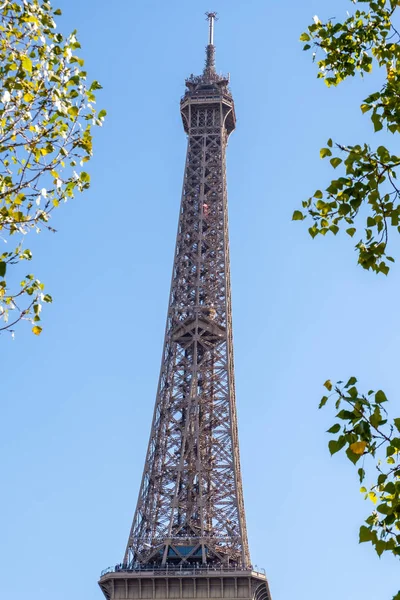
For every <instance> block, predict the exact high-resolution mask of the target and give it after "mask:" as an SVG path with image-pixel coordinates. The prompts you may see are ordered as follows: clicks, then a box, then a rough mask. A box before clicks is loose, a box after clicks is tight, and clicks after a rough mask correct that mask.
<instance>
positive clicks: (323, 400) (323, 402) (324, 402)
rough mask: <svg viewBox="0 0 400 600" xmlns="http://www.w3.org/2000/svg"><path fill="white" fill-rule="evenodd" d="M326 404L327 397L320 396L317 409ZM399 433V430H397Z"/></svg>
mask: <svg viewBox="0 0 400 600" xmlns="http://www.w3.org/2000/svg"><path fill="white" fill-rule="evenodd" d="M327 402H328V396H322V398H321V402H320V403H319V406H318V408H322V407H323V406H325V404H326V403H327ZM399 431H400V430H399Z"/></svg>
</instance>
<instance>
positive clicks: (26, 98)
mask: <svg viewBox="0 0 400 600" xmlns="http://www.w3.org/2000/svg"><path fill="white" fill-rule="evenodd" d="M33 99H34V96H33V95H32V94H30V93H29V92H27V93H26V94H25V95H24V100H25V102H30V101H31V100H33Z"/></svg>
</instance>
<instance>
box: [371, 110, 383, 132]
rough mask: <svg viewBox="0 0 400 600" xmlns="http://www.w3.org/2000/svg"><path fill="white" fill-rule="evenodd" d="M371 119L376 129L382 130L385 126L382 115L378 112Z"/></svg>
mask: <svg viewBox="0 0 400 600" xmlns="http://www.w3.org/2000/svg"><path fill="white" fill-rule="evenodd" d="M371 121H372V122H373V124H374V129H375V131H380V130H381V129H382V128H383V125H382V121H381V117H380V116H379V115H378V114H377V113H375V114H373V115H372V117H371Z"/></svg>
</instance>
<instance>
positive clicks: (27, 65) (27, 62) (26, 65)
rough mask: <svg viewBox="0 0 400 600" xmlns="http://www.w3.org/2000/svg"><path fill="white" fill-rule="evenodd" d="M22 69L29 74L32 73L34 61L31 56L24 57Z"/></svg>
mask: <svg viewBox="0 0 400 600" xmlns="http://www.w3.org/2000/svg"><path fill="white" fill-rule="evenodd" d="M22 67H23V68H24V69H25V71H28V73H32V61H31V59H30V58H29V56H24V57H23V58H22Z"/></svg>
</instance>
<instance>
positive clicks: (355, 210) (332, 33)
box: [293, 0, 400, 275]
mask: <svg viewBox="0 0 400 600" xmlns="http://www.w3.org/2000/svg"><path fill="white" fill-rule="evenodd" d="M363 4H367V5H368V8H369V10H356V11H355V12H354V14H353V15H351V16H349V18H348V19H346V20H345V21H344V22H343V23H340V22H334V21H333V20H329V21H327V22H326V23H323V22H322V21H321V20H320V19H319V18H318V17H317V16H315V17H314V21H313V23H312V24H311V25H310V26H309V27H308V30H307V31H306V32H304V33H303V34H302V35H301V36H300V40H301V41H303V42H306V43H305V45H304V50H310V49H313V60H316V61H317V65H318V75H317V76H318V77H319V78H322V79H323V80H324V81H325V83H326V85H328V86H336V85H338V84H339V83H340V82H342V81H344V80H345V79H346V78H347V77H353V76H355V75H356V74H357V73H359V74H360V75H361V76H364V75H365V74H366V73H370V72H371V71H372V68H373V64H374V63H375V64H376V65H377V66H378V67H382V68H383V72H384V73H385V83H384V85H383V86H382V88H381V90H380V91H377V92H375V93H373V94H371V95H370V96H368V98H366V99H365V100H364V101H363V102H362V104H361V111H362V112H363V113H364V114H366V113H368V112H369V113H370V118H371V121H372V124H373V127H374V130H375V131H376V132H378V131H380V130H382V129H383V128H384V127H385V128H386V130H387V131H389V132H391V133H392V134H395V133H399V132H400V35H399V32H398V31H397V29H396V27H395V26H394V25H393V22H392V19H393V16H394V13H395V11H396V9H397V8H398V6H400V2H399V1H398V0H389V1H388V0H379V1H378V2H373V1H367V0H364V1H363ZM321 51H322V53H323V57H322V58H320V57H319V55H320V53H321ZM320 157H321V158H323V159H324V158H329V159H330V163H331V166H332V167H333V168H334V169H338V168H339V171H341V173H340V175H339V176H338V177H336V178H334V179H332V181H331V182H330V184H329V185H328V186H327V188H326V189H325V190H324V191H321V190H317V191H316V192H315V193H314V194H313V196H312V197H310V198H308V200H305V201H303V203H302V208H303V209H305V211H304V210H296V211H295V212H294V213H293V220H295V221H302V220H304V219H306V218H307V217H310V218H311V219H312V220H313V225H312V226H310V227H309V229H308V231H309V233H310V235H311V236H312V237H316V236H317V235H318V234H320V235H326V234H327V233H328V232H331V233H333V234H334V235H336V234H337V233H338V232H339V230H340V229H341V227H343V226H344V228H345V231H346V233H347V234H348V235H349V236H351V237H353V236H355V235H356V233H357V231H358V229H360V228H361V230H362V229H364V233H363V235H362V237H361V238H359V239H358V241H357V243H356V250H357V253H358V263H359V264H360V265H361V266H362V267H363V268H364V269H371V270H372V271H375V272H376V273H384V274H385V275H387V274H388V272H389V269H390V265H389V263H390V262H394V258H393V257H392V256H390V255H388V254H387V246H388V242H389V233H390V232H391V231H393V228H394V229H396V230H397V232H399V233H400V226H399V218H400V186H399V185H398V184H397V177H398V173H399V167H400V157H399V156H397V155H395V154H393V153H392V152H391V151H390V150H389V149H387V148H386V147H385V146H383V145H380V146H378V148H376V149H372V148H371V146H370V145H368V144H357V145H354V146H351V145H348V144H342V143H335V144H334V143H333V141H332V139H329V140H328V142H327V147H325V148H322V149H321V150H320ZM362 207H364V211H361V210H360V209H361V208H362ZM365 209H366V210H365ZM365 214H366V222H363V218H364V215H365Z"/></svg>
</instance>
